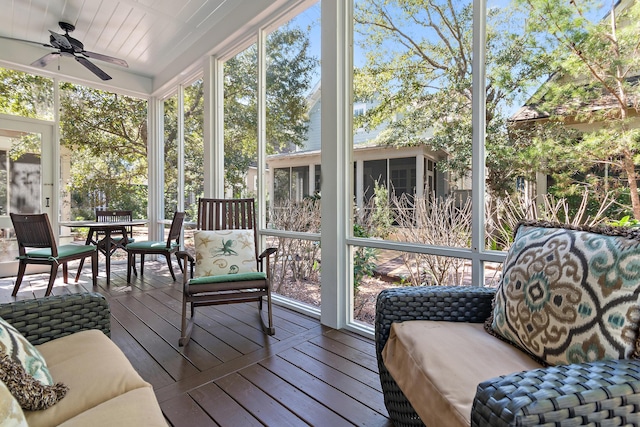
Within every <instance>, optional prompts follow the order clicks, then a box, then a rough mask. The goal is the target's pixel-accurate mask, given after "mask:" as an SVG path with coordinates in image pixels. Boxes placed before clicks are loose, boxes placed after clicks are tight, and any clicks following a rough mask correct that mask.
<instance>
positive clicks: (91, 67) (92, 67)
mask: <svg viewBox="0 0 640 427" xmlns="http://www.w3.org/2000/svg"><path fill="white" fill-rule="evenodd" d="M75 58H76V61H78V62H79V63H81V64H82V65H84V66H85V67H87V69H89V71H91V72H92V73H93V74H95V75H96V76H98V77H100V78H101V79H102V80H111V76H110V75H109V74H107V73H105V72H104V71H102V70H101V69H100V68H98V67H97V66H96V65H94V64H93V63H92V62H91V61H89V60H88V59H87V58H85V57H84V56H76V57H75Z"/></svg>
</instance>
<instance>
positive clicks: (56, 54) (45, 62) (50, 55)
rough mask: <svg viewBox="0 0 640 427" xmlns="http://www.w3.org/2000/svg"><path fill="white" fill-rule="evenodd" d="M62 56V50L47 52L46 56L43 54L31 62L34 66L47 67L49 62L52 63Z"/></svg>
mask: <svg viewBox="0 0 640 427" xmlns="http://www.w3.org/2000/svg"><path fill="white" fill-rule="evenodd" d="M59 57H60V52H51V53H47V54H46V55H45V56H43V57H42V58H40V59H36V60H35V61H33V62H32V63H31V65H32V66H33V67H42V68H44V67H46V66H47V65H48V64H49V63H51V61H53V60H55V59H57V58H59Z"/></svg>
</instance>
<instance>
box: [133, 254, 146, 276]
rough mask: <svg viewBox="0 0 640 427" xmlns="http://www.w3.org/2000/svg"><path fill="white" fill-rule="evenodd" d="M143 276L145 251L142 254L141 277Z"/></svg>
mask: <svg viewBox="0 0 640 427" xmlns="http://www.w3.org/2000/svg"><path fill="white" fill-rule="evenodd" d="M134 268H135V267H134ZM142 276H144V253H141V254H140V277H142Z"/></svg>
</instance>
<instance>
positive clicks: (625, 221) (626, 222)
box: [609, 215, 640, 227]
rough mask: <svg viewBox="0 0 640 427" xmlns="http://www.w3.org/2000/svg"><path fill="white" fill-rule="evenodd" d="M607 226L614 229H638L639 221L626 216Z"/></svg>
mask: <svg viewBox="0 0 640 427" xmlns="http://www.w3.org/2000/svg"><path fill="white" fill-rule="evenodd" d="M609 225H611V226H614V227H640V221H638V220H637V219H635V218H631V217H630V216H629V215H627V216H624V217H622V218H620V219H619V220H617V221H611V222H610V223H609Z"/></svg>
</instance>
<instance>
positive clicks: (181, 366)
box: [111, 299, 199, 380]
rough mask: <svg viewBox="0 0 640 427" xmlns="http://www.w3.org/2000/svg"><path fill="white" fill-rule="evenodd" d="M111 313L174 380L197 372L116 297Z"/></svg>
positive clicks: (112, 301)
mask: <svg viewBox="0 0 640 427" xmlns="http://www.w3.org/2000/svg"><path fill="white" fill-rule="evenodd" d="M111 313H112V315H113V316H114V317H115V318H116V319H118V321H119V322H120V323H121V324H123V325H126V329H127V331H128V332H129V333H130V334H131V336H132V337H134V338H135V340H136V341H138V342H139V343H140V344H141V345H142V346H143V347H144V348H145V349H146V350H147V351H148V352H149V354H150V355H151V356H152V357H153V358H154V359H155V360H156V361H157V362H158V363H159V364H160V365H161V366H162V367H163V368H164V369H165V370H166V371H167V372H168V373H169V374H170V375H171V376H172V377H173V378H174V379H176V380H180V379H183V378H187V377H190V376H192V375H195V374H197V373H198V372H199V371H198V369H197V368H196V367H195V366H193V365H192V364H191V363H190V362H189V361H188V360H187V359H185V358H184V357H183V356H182V354H180V353H178V352H177V351H176V350H175V348H173V347H172V346H171V345H170V344H168V343H167V342H166V341H164V340H163V339H162V338H160V337H159V336H158V335H156V334H155V333H154V332H153V331H152V330H151V329H149V328H148V327H147V326H146V325H145V324H144V323H143V322H142V321H141V320H140V319H138V318H137V317H136V316H134V315H133V314H132V313H131V312H130V311H129V310H127V308H126V307H124V306H123V305H122V304H120V303H119V302H118V300H117V299H112V300H111Z"/></svg>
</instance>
